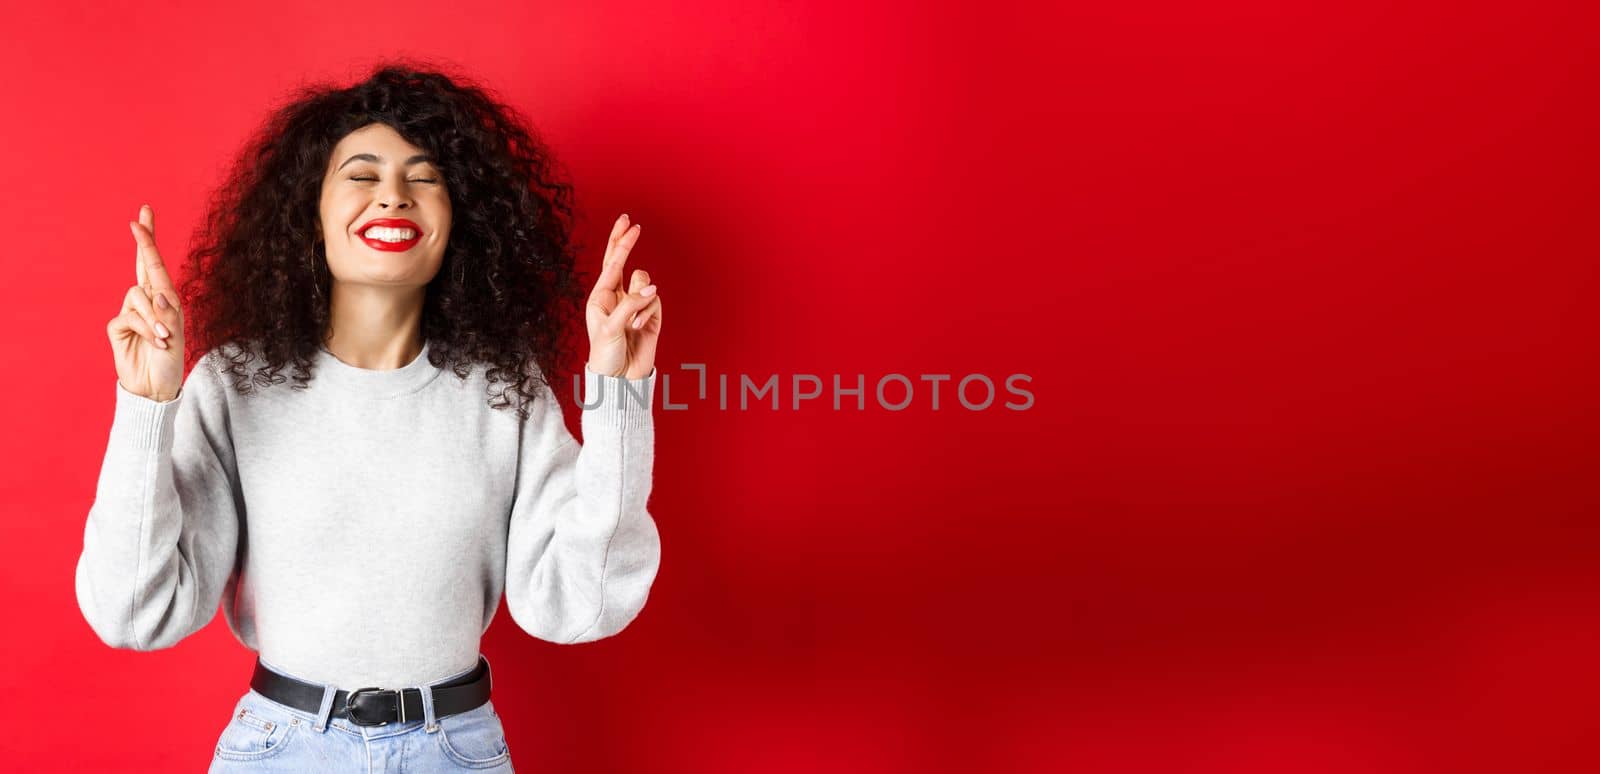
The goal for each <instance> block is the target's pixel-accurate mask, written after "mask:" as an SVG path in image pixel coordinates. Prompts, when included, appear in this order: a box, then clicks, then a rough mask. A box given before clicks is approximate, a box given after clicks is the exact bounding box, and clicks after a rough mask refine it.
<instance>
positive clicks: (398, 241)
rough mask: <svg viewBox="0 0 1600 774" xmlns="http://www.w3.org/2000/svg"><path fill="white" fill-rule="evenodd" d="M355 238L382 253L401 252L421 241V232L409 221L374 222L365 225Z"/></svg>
mask: <svg viewBox="0 0 1600 774" xmlns="http://www.w3.org/2000/svg"><path fill="white" fill-rule="evenodd" d="M357 236H360V237H361V241H363V242H365V243H366V244H367V246H368V247H371V248H372V249H374V250H381V251H383V252H390V253H392V252H402V251H405V250H409V249H411V248H412V247H414V246H416V244H417V243H418V242H419V241H421V239H422V231H421V230H420V229H418V228H416V227H415V224H412V223H410V222H409V221H401V222H400V223H384V222H381V221H379V222H374V223H369V224H367V226H366V227H364V228H362V229H361V231H360V232H358V234H357Z"/></svg>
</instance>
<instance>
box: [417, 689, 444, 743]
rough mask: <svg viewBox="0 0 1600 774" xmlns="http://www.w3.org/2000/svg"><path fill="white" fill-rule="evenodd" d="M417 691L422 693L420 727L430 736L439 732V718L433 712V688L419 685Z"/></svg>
mask: <svg viewBox="0 0 1600 774" xmlns="http://www.w3.org/2000/svg"><path fill="white" fill-rule="evenodd" d="M417 690H419V691H421V692H422V727H423V728H425V729H427V730H428V733H430V734H431V733H433V732H435V731H438V730H439V717H438V715H436V714H434V711H433V686H431V685H419V686H417Z"/></svg>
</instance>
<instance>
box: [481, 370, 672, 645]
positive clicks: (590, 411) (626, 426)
mask: <svg viewBox="0 0 1600 774" xmlns="http://www.w3.org/2000/svg"><path fill="white" fill-rule="evenodd" d="M655 379H656V373H655V371H653V370H652V371H651V372H650V375H649V376H647V377H643V378H640V379H625V378H623V377H617V376H602V375H599V374H596V373H594V372H591V371H588V369H587V368H585V374H584V399H583V406H582V407H581V410H582V419H581V422H580V425H581V427H582V428H583V443H582V444H581V445H580V444H579V443H578V442H577V441H576V440H574V439H573V437H572V434H571V433H570V432H568V430H567V426H566V423H565V422H564V421H563V419H562V415H561V408H560V405H559V404H558V403H556V397H555V394H554V392H553V391H551V390H550V389H549V387H546V388H545V390H546V391H545V395H543V396H542V397H541V399H540V404H541V405H540V406H539V407H536V408H534V409H533V410H532V413H530V414H529V416H528V419H527V420H526V421H525V422H524V424H523V426H522V446H521V449H520V456H519V459H518V463H517V482H516V490H515V497H514V500H513V503H512V511H511V525H510V534H509V535H508V537H507V541H506V604H507V607H508V608H509V611H510V614H511V618H512V620H514V621H516V623H517V625H518V626H519V627H521V628H522V629H523V630H524V631H526V632H528V633H529V634H531V635H533V636H535V637H538V638H539V639H542V640H547V641H550V642H558V643H578V642H589V641H592V640H598V639H601V638H603V637H609V636H611V635H613V634H616V633H617V632H620V631H622V629H623V628H624V627H626V626H627V625H628V624H629V623H630V622H631V621H633V619H634V618H635V617H636V616H638V614H639V611H640V610H642V609H643V608H644V604H645V599H646V597H648V596H649V593H650V586H651V584H652V583H654V581H655V576H656V569H657V567H659V566H660V563H661V538H660V535H659V534H658V533H657V531H656V524H655V520H654V519H652V518H651V516H650V513H649V512H648V511H647V510H646V509H645V505H646V501H647V500H648V499H649V497H650V483H651V474H652V466H653V465H654V461H655V425H654V421H653V418H652V416H651V412H650V406H651V399H652V397H653V395H654V393H655Z"/></svg>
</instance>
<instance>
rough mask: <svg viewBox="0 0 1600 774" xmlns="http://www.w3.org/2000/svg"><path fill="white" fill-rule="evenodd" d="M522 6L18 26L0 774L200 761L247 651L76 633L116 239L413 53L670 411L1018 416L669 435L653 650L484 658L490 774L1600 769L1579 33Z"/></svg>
mask: <svg viewBox="0 0 1600 774" xmlns="http://www.w3.org/2000/svg"><path fill="white" fill-rule="evenodd" d="M524 5H525V4H521V3H494V4H474V3H463V4H450V5H448V6H447V5H445V4H441V3H386V4H383V5H382V6H374V7H373V8H368V9H363V10H360V11H358V9H355V8H353V7H342V6H339V5H338V4H330V3H300V2H293V3H275V4H272V5H270V6H240V7H239V9H238V10H232V11H223V10H217V9H211V8H208V7H205V6H204V5H202V4H200V3H194V4H191V5H190V7H186V8H168V7H155V5H154V4H147V3H146V4H136V5H127V6H124V7H122V8H120V9H117V10H112V9H110V8H103V9H102V8H95V9H92V10H91V9H84V8H77V9H75V8H72V7H63V6H59V5H49V6H46V5H42V4H40V5H30V6H26V7H21V6H19V7H15V8H11V9H8V11H7V24H6V25H5V29H4V32H0V35H3V36H4V37H5V38H6V39H5V40H4V45H0V68H3V70H4V72H6V73H7V76H6V79H5V92H6V97H7V99H6V118H5V120H4V121H3V122H0V148H3V149H4V151H3V154H4V161H3V164H4V178H3V182H0V212H3V213H4V215H5V217H6V220H7V222H8V227H7V229H6V234H5V236H6V238H5V253H6V267H7V274H8V275H9V279H10V282H8V283H7V294H8V296H9V298H8V300H7V302H6V303H4V304H0V322H3V324H4V330H5V331H6V332H7V335H6V337H5V344H4V347H5V350H6V362H7V363H8V364H9V367H8V368H7V370H6V377H5V379H4V382H5V388H4V389H5V395H4V398H5V399H4V401H3V403H0V422H4V424H5V426H6V428H7V435H8V441H9V442H8V444H7V447H8V448H7V458H8V459H7V461H6V462H7V464H6V465H5V466H4V470H3V472H0V481H3V484H4V486H3V495H4V498H5V503H4V510H5V517H4V522H3V523H4V530H5V532H6V535H5V540H4V545H5V549H4V550H5V555H4V557H3V561H0V584H3V585H0V594H3V597H4V600H5V605H6V609H5V619H6V633H5V636H4V637H3V638H0V648H3V649H4V652H3V653H0V663H3V664H4V666H3V672H0V728H4V729H6V730H5V732H4V733H3V734H0V757H3V758H4V760H5V761H6V763H5V764H4V766H5V768H8V769H12V770H17V771H44V770H117V771H170V770H200V769H202V768H203V767H204V766H205V765H206V762H207V759H208V756H209V755H210V752H211V746H212V744H213V743H214V741H215V739H216V736H217V734H218V733H219V732H220V730H221V728H222V726H223V725H224V724H225V723H226V721H227V720H228V718H227V717H226V713H227V711H228V709H229V708H230V707H231V706H232V702H233V700H234V699H235V698H237V697H238V695H240V694H241V693H243V691H244V690H245V687H246V680H247V679H248V674H249V669H250V665H251V658H252V655H251V654H250V653H249V651H247V650H246V649H244V648H243V647H242V646H240V645H239V644H238V643H237V642H236V641H235V640H234V639H233V638H232V635H231V634H230V633H229V632H228V630H227V629H226V627H225V625H224V624H223V622H222V619H221V616H220V614H219V615H218V617H217V619H216V620H214V621H213V622H212V624H211V625H210V626H209V627H208V628H206V629H205V630H204V631H202V632H200V633H198V634H196V635H194V636H193V637H191V638H189V639H187V640H185V641H184V642H182V643H180V644H179V645H178V646H177V647H176V648H173V649H169V650H165V651H158V652H151V653H136V652H129V651H115V650H112V649H109V648H107V647H106V646H104V645H103V644H102V643H101V642H100V641H99V640H98V639H96V638H95V636H94V634H93V633H92V631H91V630H90V629H89V627H88V625H87V624H86V623H85V622H84V621H83V619H82V617H81V615H80V614H79V612H78V609H77V606H76V601H75V599H74V594H73V583H72V581H73V568H74V563H75V562H76V559H77V555H78V552H79V550H80V549H81V546H82V531H83V522H84V518H85V516H86V515H87V512H88V508H89V505H90V503H91V501H92V498H93V494H94V483H95V479H96V476H97V474H98V469H99V464H100V459H101V455H102V454H103V452H104V449H105V440H106V433H107V430H108V428H109V423H110V419H111V410H112V406H113V401H112V397H113V379H114V371H113V370H112V367H111V361H110V356H109V354H108V352H107V350H108V345H107V342H106V339H105V333H104V326H105V323H106V321H107V320H108V319H109V318H110V317H111V316H112V315H113V314H115V313H116V311H117V305H118V303H119V302H120V298H121V295H122V293H123V292H124V291H125V290H126V288H127V287H128V286H129V285H131V284H133V281H134V274H133V270H132V269H131V268H130V266H131V264H132V258H133V252H134V251H133V245H132V240H131V238H130V237H129V235H128V230H127V226H126V225H125V221H127V220H130V219H132V218H133V217H134V216H135V214H136V209H137V207H138V206H139V204H140V203H142V202H150V203H152V204H153V205H155V207H156V209H157V212H158V215H159V218H160V222H161V228H160V234H161V236H160V242H161V246H162V247H163V250H164V254H165V255H167V256H168V260H169V261H170V262H171V263H173V264H181V262H182V260H183V256H184V253H185V248H186V247H187V235H188V234H189V233H190V232H191V230H192V228H193V227H194V225H195V223H196V220H197V218H198V217H199V215H200V213H201V207H202V205H203V202H204V197H205V195H206V194H207V193H208V192H209V191H210V190H211V188H212V187H213V186H215V185H216V184H217V182H218V181H219V179H220V178H219V176H220V174H221V171H222V165H223V164H224V163H225V162H226V161H227V160H228V158H229V156H230V154H231V153H232V152H234V151H235V150H236V149H237V146H238V144H239V143H240V142H242V140H243V139H244V137H245V136H246V135H247V133H248V131H249V130H250V129H251V128H252V127H253V126H254V125H255V123H256V122H257V121H258V120H259V119H260V118H261V117H262V116H263V115H265V113H266V111H267V109H268V108H269V107H270V106H271V105H272V104H274V103H275V102H276V101H277V100H278V99H280V98H281V97H282V96H283V95H284V94H285V93H286V92H287V90H288V89H289V88H290V87H292V86H293V85H294V84H295V83H297V82H299V81H301V80H320V79H322V78H327V77H332V78H338V79H341V80H343V81H345V82H348V81H349V80H350V79H352V78H354V77H356V76H358V75H360V74H361V73H362V72H363V71H364V69H365V67H366V65H367V64H369V63H370V62H371V61H373V59H374V57H376V56H378V55H381V54H385V53H407V54H414V55H421V56H433V57H437V58H439V59H441V60H442V61H445V62H448V63H454V64H457V65H460V66H461V67H462V68H463V69H464V70H466V71H467V72H468V73H469V74H472V75H474V76H478V77H480V78H482V79H483V80H484V81H485V82H487V83H488V84H490V85H491V86H493V87H495V88H496V89H498V90H499V91H500V92H501V93H502V95H503V96H504V97H505V98H506V99H507V100H508V101H510V102H512V103H513V104H515V105H517V106H518V107H519V108H521V109H523V110H524V111H525V112H527V113H528V114H529V115H530V116H532V117H533V119H534V120H535V121H536V123H537V124H538V126H539V127H540V128H541V129H542V130H543V131H544V132H545V134H546V136H547V138H548V139H549V140H550V142H551V143H552V145H553V146H554V148H555V149H556V151H557V153H558V155H559V156H560V157H561V158H562V159H563V160H564V161H565V163H566V164H567V166H568V168H569V169H570V170H571V172H572V175H573V178H574V180H575V182H576V184H577V189H578V194H579V202H580V204H581V206H582V208H583V210H584V218H585V220H584V234H585V237H586V239H587V241H588V242H589V243H590V244H592V245H598V244H599V243H601V242H602V241H603V238H604V235H605V233H606V228H607V226H608V225H609V223H610V220H611V219H612V218H613V217H615V215H616V214H617V213H618V212H623V211H626V212H628V213H630V214H631V215H632V216H633V217H634V218H635V220H637V221H639V222H640V223H642V224H643V227H644V231H643V238H642V240H641V241H640V245H639V247H638V249H636V250H635V252H634V257H633V259H632V261H631V265H635V266H640V267H644V268H647V269H649V270H650V271H651V272H652V274H653V275H654V277H655V279H656V281H657V282H658V283H659V284H660V286H661V293H662V297H663V300H664V302H665V304H666V306H668V307H671V308H670V310H669V311H670V314H669V315H668V316H669V317H671V322H669V323H666V325H665V328H664V332H663V338H662V342H663V344H662V353H661V356H660V360H659V362H658V364H659V365H660V366H661V367H662V369H663V372H664V373H667V374H669V375H670V374H677V375H678V376H679V377H680V379H679V383H677V384H674V385H673V387H674V389H675V393H674V399H675V400H676V399H679V398H680V397H686V396H687V395H688V394H689V389H688V388H689V385H690V381H691V380H690V377H691V376H692V375H693V372H683V371H680V370H678V368H677V367H676V364H677V363H680V362H703V363H706V364H707V365H708V368H709V369H710V370H711V372H712V373H713V374H717V373H729V374H735V375H737V374H740V373H745V374H751V375H752V376H754V377H755V378H757V380H762V379H764V378H765V377H766V376H768V375H771V374H778V375H779V377H780V381H781V382H786V381H787V379H788V378H789V377H790V376H791V375H792V374H795V373H813V374H820V375H822V376H823V378H824V379H828V378H830V377H831V375H832V374H835V373H838V374H843V375H845V378H846V379H850V380H853V378H854V375H855V374H858V373H859V374H864V375H865V378H866V380H867V382H868V384H869V389H870V385H871V384H872V383H873V382H874V381H875V380H876V379H877V378H878V377H879V376H881V375H883V374H887V373H893V372H898V373H903V374H908V375H911V376H912V377H913V378H915V376H916V375H918V374H924V373H929V374H932V373H949V374H953V375H954V376H955V378H957V379H959V378H960V377H961V376H964V375H966V374H969V373H981V374H985V375H988V376H989V377H991V378H992V379H994V380H995V381H996V382H999V381H1001V380H1003V379H1004V377H1005V376H1006V375H1009V374H1012V373H1026V374H1029V375H1030V376H1031V377H1032V383H1031V385H1030V387H1031V389H1032V391H1033V393H1034V396H1035V404H1034V406H1033V408H1032V409H1030V410H1028V411H1010V410H1006V409H1005V408H1003V407H1002V406H1001V405H1000V403H1001V402H1002V401H1003V400H1005V399H1006V396H1005V395H1003V394H1002V395H1001V396H1000V397H999V398H998V399H997V402H996V404H995V405H994V406H992V407H991V408H990V409H988V410H986V411H979V412H973V411H968V410H966V409H963V408H961V407H960V406H959V404H956V403H955V402H954V401H953V400H952V399H951V398H952V396H951V395H950V393H948V392H946V393H945V394H944V395H943V396H942V401H941V409H940V410H939V411H933V410H932V409H931V403H930V401H929V400H928V399H927V397H926V395H925V394H924V395H920V396H919V399H918V400H917V401H915V403H914V404H913V406H912V407H911V408H910V409H907V410H906V411H903V412H898V413H892V412H888V411H884V410H883V409H881V408H878V407H877V406H875V405H873V401H872V396H871V393H870V392H869V394H868V408H867V410H865V411H859V412H858V411H855V410H845V411H840V412H838V413H834V412H832V411H831V410H830V409H829V407H828V404H827V402H825V401H813V402H812V404H809V405H808V406H807V407H806V408H803V409H802V410H800V411H792V410H788V409H785V410H783V411H780V412H776V413H774V412H772V411H771V410H770V409H760V410H756V409H752V410H750V411H745V412H740V411H737V410H729V411H726V412H721V411H718V410H717V409H716V408H715V402H714V401H711V402H708V403H700V404H696V405H692V406H691V408H690V409H689V410H686V411H682V412H662V411H660V410H659V408H658V413H657V422H658V424H657V428H658V433H659V441H658V443H659V446H658V460H657V469H656V475H657V478H656V484H655V493H654V495H653V498H652V501H651V510H652V513H653V514H654V515H655V518H656V519H657V522H658V524H659V525H660V528H661V531H662V536H663V564H662V568H661V573H660V575H659V577H658V579H657V581H656V586H655V588H654V591H653V592H652V596H651V600H650V603H649V604H648V605H647V607H646V608H645V611H644V613H643V614H642V615H641V616H640V618H639V619H637V620H636V621H635V623H634V624H633V625H632V626H631V627H630V628H629V629H628V630H626V631H625V632H624V633H623V634H622V635H621V636H619V637H616V638H612V639H609V640H605V641H601V642H598V643H594V644H591V645H586V646H581V647H561V646H556V645H551V644H548V643H545V642H542V641H538V640H534V639H532V638H531V637H528V636H527V635H525V634H524V633H522V632H521V631H520V630H519V629H517V628H516V626H515V625H514V624H513V623H512V622H511V621H509V620H507V616H506V614H505V613H504V611H503V609H502V611H501V613H500V615H499V618H500V619H501V620H497V621H496V622H495V624H494V625H493V627H492V628H491V629H490V631H489V633H488V635H487V637H486V639H485V642H484V650H485V652H486V653H487V654H488V655H489V656H490V658H491V659H492V660H493V661H494V663H495V667H496V674H495V676H496V678H497V680H496V688H497V690H496V696H495V702H496V706H497V707H499V708H500V710H501V714H502V716H503V717H504V718H505V721H506V725H507V730H508V740H509V743H510V746H511V749H512V752H513V757H514V761H515V762H516V764H517V765H518V766H519V768H525V769H527V770H533V771H572V772H580V771H593V772H609V771H639V772H644V771H651V772H678V771H683V772H690V771H693V772H747V771H822V770H827V771H874V772H900V771H908V772H909V771H918V772H924V771H961V772H967V771H1017V772H1042V771H1060V770H1073V771H1094V772H1147V771H1148V772H1156V771H1160V772H1168V771H1186V772H1252V771H1274V772H1276V771H1308V772H1323V771H1328V772H1334V771H1338V772H1346V771H1361V772H1433V771H1438V772H1460V771H1494V772H1507V771H1519V772H1522V771H1528V772H1531V771H1585V770H1586V771H1593V770H1596V768H1595V767H1596V765H1597V764H1600V753H1597V751H1596V750H1595V745H1596V740H1597V739H1600V720H1597V718H1600V715H1597V713H1596V712H1595V709H1594V708H1595V696H1596V693H1597V690H1600V667H1597V666H1596V663H1597V662H1596V654H1597V652H1600V651H1597V647H1600V620H1597V619H1596V603H1597V602H1600V568H1597V565H1596V559H1597V551H1596V549H1597V548H1600V535H1597V530H1596V508H1595V505H1596V495H1595V489H1594V482H1595V480H1596V476H1595V471H1594V468H1595V459H1596V458H1595V456H1594V454H1595V452H1594V441H1595V439H1596V438H1597V433H1596V430H1597V427H1596V424H1597V421H1596V420H1597V417H1596V411H1595V397H1594V396H1595V394H1596V386H1597V384H1596V382H1597V379H1596V377H1597V369H1596V358H1595V349H1594V347H1593V345H1592V341H1593V334H1594V330H1595V322H1596V320H1595V311H1594V294H1595V290H1596V284H1595V269H1594V258H1595V255H1596V250H1595V248H1596V241H1597V240H1596V228H1595V224H1596V219H1595V217H1594V215H1593V213H1594V210H1595V205H1596V192H1597V184H1596V180H1597V179H1600V176H1597V174H1596V172H1597V169H1596V163H1595V162H1596V153H1595V142H1596V137H1597V132H1596V130H1597V128H1600V127H1597V125H1596V123H1597V122H1596V112H1595V110H1594V103H1595V98H1596V94H1597V91H1596V88H1595V87H1596V78H1595V76H1596V73H1597V68H1596V66H1595V64H1594V62H1595V61H1596V60H1595V58H1594V51H1593V49H1594V43H1595V37H1594V32H1595V29H1596V24H1595V22H1596V20H1595V18H1593V16H1592V15H1591V14H1590V13H1589V12H1588V11H1587V10H1586V9H1585V8H1584V6H1585V5H1586V4H1583V3H1576V2H1573V3H1541V2H1517V3H1452V4H1444V3H1440V4H1425V5H1424V4H1408V3H1401V4H1396V3H1394V2H1389V1H1387V0H1386V1H1384V2H1367V1H1362V2H1347V3H1335V4H1329V5H1330V6H1331V7H1329V8H1326V9H1316V10H1295V9H1288V8H1285V7H1282V6H1285V5H1291V4H1280V3H1267V2H1222V3H1206V4H1200V3H1192V4H1191V3H1173V2H1132V3H1115V4H1109V3H1108V4H1103V5H1102V4H1095V5H1085V4H1078V3H1072V4H1051V5H1052V6H1053V7H1054V8H1053V10H1048V9H1047V8H1046V7H1045V6H1044V5H1042V4H1041V5H1040V6H1037V7H1026V6H1019V5H1014V4H1009V3H994V2H989V3H973V4H963V5H964V6H965V7H955V6H951V7H942V6H939V5H932V4H927V3H894V4H889V3H873V4H870V6H871V7H869V8H865V9H862V8H858V7H856V5H857V4H856V3H843V2H840V3H782V4H776V3H751V2H731V1H729V2H722V3H699V4H686V3H672V4H648V3H595V2H585V3H573V4H571V5H570V6H566V7H558V6H554V5H550V4H529V5H531V7H527V8H524V7H523V6H524ZM588 256H589V258H590V260H591V261H592V262H593V264H594V265H595V267H598V264H599V261H600V254H599V252H598V250H597V249H592V250H591V251H590V252H589V253H588ZM185 268H186V267H181V266H180V267H179V268H178V276H180V277H181V276H184V275H185V274H186V272H185ZM736 378H737V377H735V379H736ZM947 387H948V385H947ZM735 405H737V404H736V403H735ZM847 405H850V404H847Z"/></svg>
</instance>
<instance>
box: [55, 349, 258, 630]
mask: <svg viewBox="0 0 1600 774" xmlns="http://www.w3.org/2000/svg"><path fill="white" fill-rule="evenodd" d="M237 481H238V476H237V475H236V472H235V462H234V453H233V442H232V439H231V437H230V435H229V428H228V423H227V414H226V402H225V400H224V395H223V391H222V381H221V377H220V376H219V375H218V374H217V373H216V371H215V370H213V369H212V368H211V367H210V366H209V364H208V363H206V362H205V359H202V362H201V363H199V364H197V365H196V366H195V367H194V368H193V369H192V370H191V371H190V373H189V376H188V378H187V379H185V380H184V384H183V387H182V389H180V390H179V392H178V395H177V396H176V397H174V398H173V399H172V400H169V401H163V402H157V401H154V400H150V399H149V398H145V397H143V396H140V395H136V394H134V393H132V392H129V391H128V390H127V389H125V388H123V386H122V383H121V382H120V381H119V382H117V386H116V409H115V413H114V414H113V418H112V422H111V433H110V439H109V441H108V443H107V446H106V453H105V458H104V461H103V462H102V464H101V467H100V478H99V482H98V484H97V485H96V491H95V499H94V503H93V505H91V506H90V508H89V517H88V523H87V525H86V526H85V528H84V532H83V553H82V554H81V555H80V556H79V557H78V565H77V571H76V581H75V584H76V589H77V597H78V608H79V609H80V610H81V611H82V612H83V617H84V619H85V620H87V621H88V622H89V626H90V628H92V629H93V630H94V632H95V634H97V635H99V637H100V639H101V640H102V641H104V642H105V643H106V644H107V645H110V646H111V647H114V648H127V649H131V650H157V649H160V648H169V647H172V646H173V645H176V644H177V643H178V641H179V640H182V639H183V638H184V637H187V636H189V635H190V634H192V633H194V632H196V631H198V630H199V629H200V628H201V627H204V626H205V625H206V624H207V623H209V622H210V621H211V619H212V618H213V617H214V616H215V615H216V611H217V605H218V603H219V601H220V600H221V598H222V593H223V588H224V586H225V585H226V584H227V582H228V579H229V577H230V575H231V574H232V572H233V569H234V559H235V549H236V548H237V545H238V538H239V520H240V518H241V516H242V514H243V504H242V498H240V497H239V496H238V484H237Z"/></svg>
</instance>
